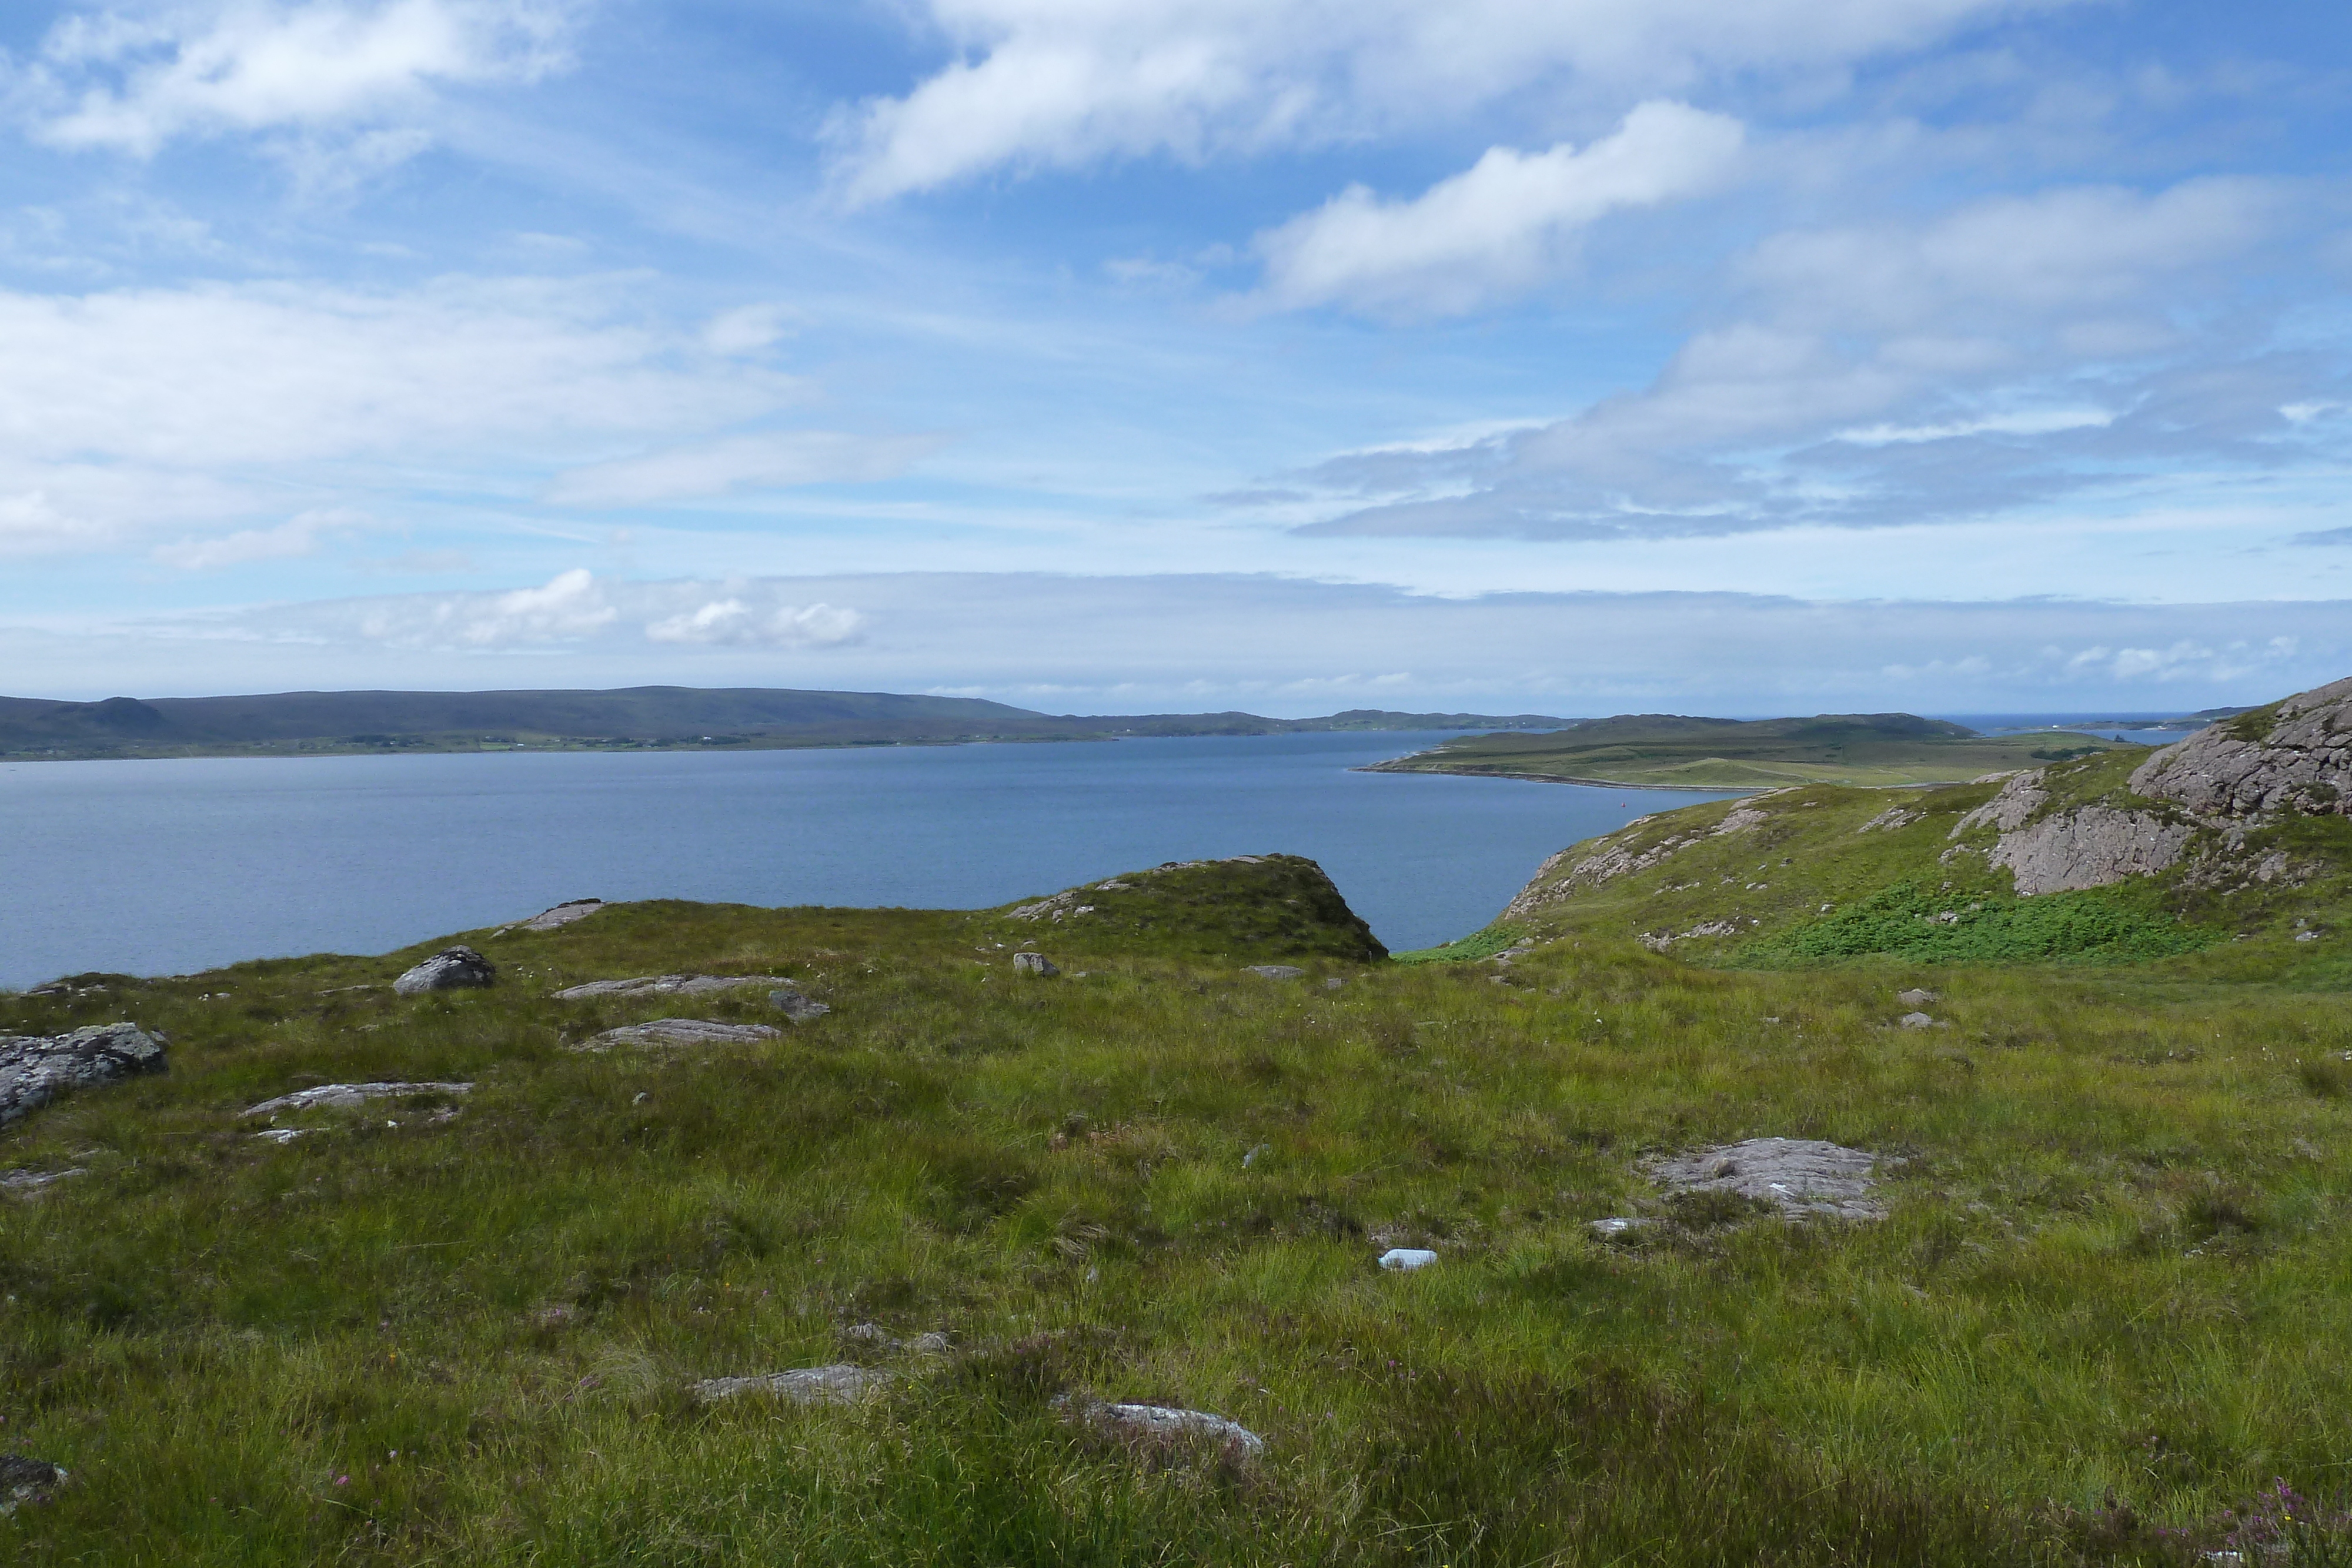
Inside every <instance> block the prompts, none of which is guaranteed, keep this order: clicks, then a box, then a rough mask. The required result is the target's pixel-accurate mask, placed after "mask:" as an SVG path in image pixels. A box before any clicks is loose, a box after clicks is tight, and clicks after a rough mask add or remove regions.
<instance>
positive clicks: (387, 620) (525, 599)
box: [359, 567, 620, 649]
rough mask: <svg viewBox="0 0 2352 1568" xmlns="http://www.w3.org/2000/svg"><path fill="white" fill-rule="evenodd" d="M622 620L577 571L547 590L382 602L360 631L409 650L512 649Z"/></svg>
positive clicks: (570, 638) (573, 638) (579, 635)
mask: <svg viewBox="0 0 2352 1568" xmlns="http://www.w3.org/2000/svg"><path fill="white" fill-rule="evenodd" d="M619 617H620V612H619V611H618V610H615V609H614V607H613V606H612V605H611V604H610V603H609V602H607V601H606V600H605V597H604V589H603V588H602V587H601V586H600V585H599V584H598V583H597V581H596V579H595V577H594V576H593V574H592V573H591V572H590V571H589V570H587V569H586V568H585V567H574V568H572V570H570V571H565V572H559V573H558V574H556V576H555V577H554V578H552V579H551V580H549V582H548V583H547V585H546V586H545V587H543V588H519V589H516V590H514V591H512V592H509V593H469V594H458V595H454V596H451V597H447V598H431V597H426V598H420V599H412V600H390V601H381V602H379V603H377V604H374V605H371V606H367V607H366V608H365V610H364V612H363V613H362V616H361V617H360V620H359V630H360V631H361V632H362V634H364V635H365V636H367V637H369V638H371V639H373V640H375V641H379V642H384V643H399V644H405V645H407V646H411V647H457V648H483V649H487V648H510V647H516V646H529V645H531V644H534V643H539V644H544V643H570V642H578V641H580V640H581V639H583V638H586V637H590V636H593V635H594V634H595V633H596V632H601V631H603V630H604V629H605V628H606V627H608V626H610V625H611V624H612V623H613V622H614V621H616V620H618V619H619Z"/></svg>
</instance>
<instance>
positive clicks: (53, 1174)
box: [0, 1166, 89, 1193]
mask: <svg viewBox="0 0 2352 1568" xmlns="http://www.w3.org/2000/svg"><path fill="white" fill-rule="evenodd" d="M88 1175H89V1172H88V1171H87V1170H84V1169H83V1168H82V1167H81V1166H74V1167H72V1168H71V1169H69V1170H62V1171H0V1192H8V1193H16V1192H38V1191H40V1190H41V1189H42V1188H43V1187H45V1186H48V1185H49V1184H50V1183H51V1182H57V1181H63V1180H65V1179H66V1177H68V1176H88Z"/></svg>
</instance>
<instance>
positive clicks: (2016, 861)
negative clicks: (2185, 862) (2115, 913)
mask: <svg viewBox="0 0 2352 1568" xmlns="http://www.w3.org/2000/svg"><path fill="white" fill-rule="evenodd" d="M2196 836H2197V830H2196V829H2195V828H2193V827H2191V826H2190V825H2189V824H2188V823H2187V822H2176V821H2167V820H2166V819H2165V818H2163V817H2160V816H2158V815H2157V814H2156V813H2155V812H2153V811H2119V810H2115V809H2114V808H2113V807H2108V806H2078V807H2076V808H2075V809H2074V810H2071V811H2055V812H2053V813H2052V814H2051V815H2049V816H2047V817H2044V818H2042V820H2041V821H2036V822H2031V823H2028V824H2027V825H2026V826H2024V827H2022V828H2020V829H2019V830H2018V831H2015V832H2013V833H2003V834H2001V836H2000V840H1999V841H1997V842H1995V843H1994V845H1993V847H1992V852H1991V853H1990V854H1989V855H1988V856H1987V857H1986V859H1987V860H1988V861H1990V863H1992V864H1994V865H1997V866H2007V867H2008V868H2009V871H2010V874H2011V877H2012V878H2014V879H2015V882H2016V886H2017V893H2018V896H2019V897H2021V898H2031V897H2032V896H2034V895H2035V894H2043V893H2073V892H2075V891H2077V890H2079V889H2082V888H2086V887H2106V886H2109V885H2111V884H2113V883H2118V882H2121V881H2123V879H2124V878H2126V877H2127V876H2146V875H2148V874H2150V873H2155V872H2159V871H2165V870H2168V869H2169V868H2170V867H2172V866H2173V865H2174V864H2176V863H2178V862H2179V859H2180V857H2181V855H2182V854H2184V853H2185V852H2187V851H2188V849H2189V841H2191V840H2192V839H2194V838H2195V837H2196Z"/></svg>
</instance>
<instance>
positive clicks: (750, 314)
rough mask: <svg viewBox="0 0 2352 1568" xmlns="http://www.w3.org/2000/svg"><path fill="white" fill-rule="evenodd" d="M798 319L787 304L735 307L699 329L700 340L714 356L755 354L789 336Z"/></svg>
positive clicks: (796, 325) (798, 315)
mask: <svg viewBox="0 0 2352 1568" xmlns="http://www.w3.org/2000/svg"><path fill="white" fill-rule="evenodd" d="M800 319H801V313H800V312H799V311H798V310H795V309H794V308H792V307H791V306H789V305H778V304H772V303H770V304H761V305H742V306H738V307H737V308H734V309H732V310H722V311H720V312H719V314H718V315H716V316H714V317H712V318H711V319H710V322H709V325H708V326H706V327H704V328H703V329H702V341H703V345H704V347H706V348H708V349H709V350H710V351H711V352H712V353H714V354H756V353H758V352H759V351H760V350H762V349H765V348H770V347H772V346H773V345H774V344H776V343H778V342H780V341H782V340H783V339H785V338H788V337H790V336H791V335H792V334H793V330H794V329H796V328H797V327H798V326H799V325H800Z"/></svg>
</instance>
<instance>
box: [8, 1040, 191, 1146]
mask: <svg viewBox="0 0 2352 1568" xmlns="http://www.w3.org/2000/svg"><path fill="white" fill-rule="evenodd" d="M163 1046H164V1040H163V1036H162V1035H159V1034H149V1033H148V1032H147V1031H146V1030H142V1029H141V1028H140V1027H139V1026H138V1025H137V1024H135V1023H109V1024H93V1025H92V1026H90V1027H89V1028H88V1029H78V1030H73V1031H72V1032H70V1033H68V1034H59V1035H22V1034H19V1035H0V1127H5V1126H7V1125H8V1124H10V1123H12V1122H16V1121H19V1120H21V1119H23V1118H24V1117H26V1116H28V1115H30V1114H31V1113H34V1112H35V1111H37V1110H39V1109H40V1108H41V1107H42V1106H44V1105H46V1104H47V1103H49V1102H50V1101H52V1100H54V1099H56V1098H57V1097H58V1095H59V1094H62V1093H64V1092H66V1091H67V1090H68V1089H78V1088H82V1087H85V1086H88V1085H92V1084H100V1083H113V1082H118V1081H120V1080H121V1079H125V1078H132V1077H136V1076H138V1075H139V1074H141V1073H142V1072H162V1071H166V1070H167V1068H168V1063H167V1062H166V1061H165V1059H164V1055H163Z"/></svg>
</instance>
